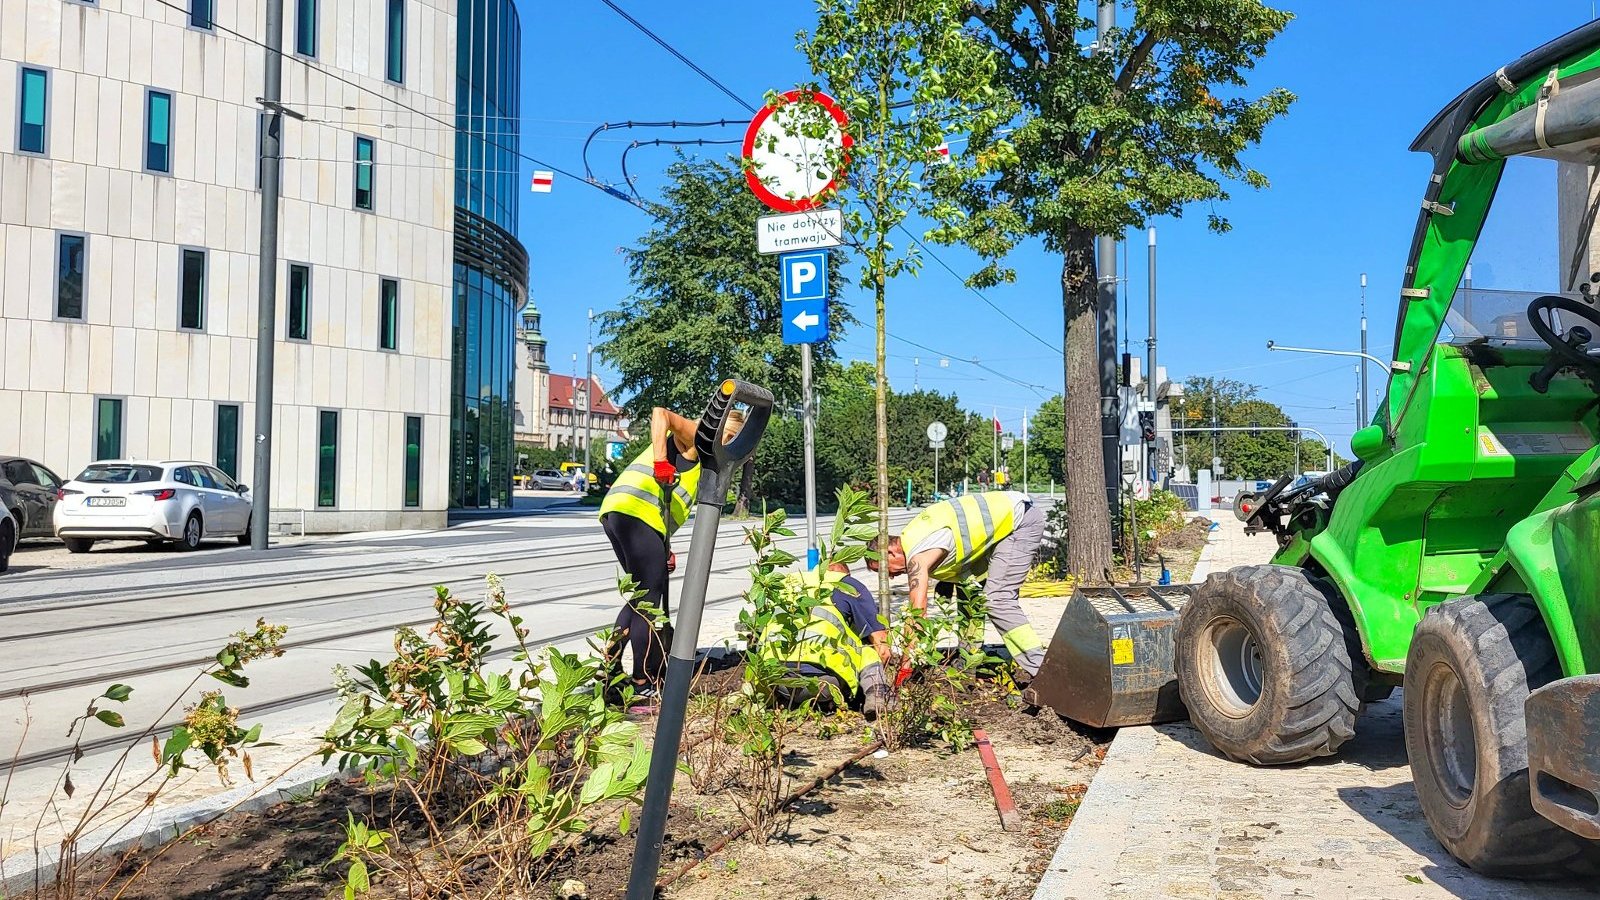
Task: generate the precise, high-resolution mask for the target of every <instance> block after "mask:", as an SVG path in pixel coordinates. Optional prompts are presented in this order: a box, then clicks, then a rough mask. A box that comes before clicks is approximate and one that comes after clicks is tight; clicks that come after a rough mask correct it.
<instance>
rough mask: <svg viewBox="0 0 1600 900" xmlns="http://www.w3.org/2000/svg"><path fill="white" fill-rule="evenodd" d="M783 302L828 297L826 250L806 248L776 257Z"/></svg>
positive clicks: (824, 298)
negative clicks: (781, 273)
mask: <svg viewBox="0 0 1600 900" xmlns="http://www.w3.org/2000/svg"><path fill="white" fill-rule="evenodd" d="M778 265H779V266H780V267H781V270H782V272H783V299H784V302H792V301H796V300H826V299H828V251H826V250H807V251H805V252H803V253H785V254H784V255H782V256H780V257H778Z"/></svg>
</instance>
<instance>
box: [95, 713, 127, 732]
mask: <svg viewBox="0 0 1600 900" xmlns="http://www.w3.org/2000/svg"><path fill="white" fill-rule="evenodd" d="M94 717H95V718H96V719H99V720H100V721H102V722H104V723H106V724H107V725H110V726H111V727H112V728H121V727H122V726H123V725H126V724H127V723H126V722H124V721H122V714H121V713H116V712H112V711H111V710H109V709H102V710H100V711H99V712H97V713H95V714H94Z"/></svg>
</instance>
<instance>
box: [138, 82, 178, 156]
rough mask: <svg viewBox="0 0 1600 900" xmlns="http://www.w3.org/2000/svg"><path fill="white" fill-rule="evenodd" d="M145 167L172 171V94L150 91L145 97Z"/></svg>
mask: <svg viewBox="0 0 1600 900" xmlns="http://www.w3.org/2000/svg"><path fill="white" fill-rule="evenodd" d="M144 167H145V169H146V170H147V171H151V172H161V173H164V174H165V173H170V172H171V171H172V95H171V94H169V93H167V92H165V91H155V90H152V91H149V92H147V93H146V94H145V97H144Z"/></svg>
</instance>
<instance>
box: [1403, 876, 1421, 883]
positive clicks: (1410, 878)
mask: <svg viewBox="0 0 1600 900" xmlns="http://www.w3.org/2000/svg"><path fill="white" fill-rule="evenodd" d="M1405 879H1406V880H1407V881H1409V882H1411V883H1412V884H1421V883H1422V879H1421V878H1418V877H1417V876H1415V875H1407V876H1405Z"/></svg>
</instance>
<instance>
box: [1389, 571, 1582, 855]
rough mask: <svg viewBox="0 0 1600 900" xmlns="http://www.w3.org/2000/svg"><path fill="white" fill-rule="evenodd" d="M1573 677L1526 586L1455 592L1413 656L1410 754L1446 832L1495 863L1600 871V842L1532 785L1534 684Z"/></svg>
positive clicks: (1436, 826) (1423, 794)
mask: <svg viewBox="0 0 1600 900" xmlns="http://www.w3.org/2000/svg"><path fill="white" fill-rule="evenodd" d="M1560 677H1561V666H1560V663H1559V662H1558V661H1557V659H1556V651H1555V646H1554V644H1553V643H1552V642H1551V640H1550V635H1549V632H1548V631H1546V629H1545V624H1544V619H1543V617H1541V616H1540V614H1539V610H1538V608H1537V607H1535V606H1534V604H1533V601H1532V600H1531V599H1530V598H1528V597H1525V596H1519V595H1509V594H1495V595H1486V596H1482V597H1468V598H1466V599H1462V600H1453V601H1451V602H1449V603H1443V604H1440V605H1439V606H1436V607H1434V608H1433V609H1431V610H1429V611H1428V613H1427V615H1425V616H1424V617H1423V619H1422V622H1421V624H1419V625H1418V626H1417V630H1416V633H1415V634H1414V635H1413V636H1412V639H1411V650H1410V652H1409V653H1408V654H1407V656H1406V674H1405V691H1404V694H1403V697H1404V701H1405V726H1406V755H1407V756H1408V757H1409V758H1410V760H1411V775H1412V779H1413V781H1414V782H1415V784H1416V789H1417V798H1418V800H1420V801H1421V804H1422V812H1423V815H1424V816H1426V817H1427V820H1428V827H1429V829H1430V830H1432V832H1433V835H1434V837H1436V838H1438V839H1439V842H1440V843H1441V844H1444V846H1445V849H1446V850H1449V851H1450V854H1451V855H1452V856H1454V857H1455V858H1456V859H1459V860H1461V861H1462V862H1463V863H1466V864H1467V865H1468V866H1470V867H1471V868H1473V869H1475V870H1477V871H1479V872H1483V873H1484V874H1489V875H1505V876H1511V877H1515V878H1564V877H1574V876H1593V875H1595V874H1600V842H1595V841H1590V840H1586V839H1584V838H1580V837H1578V836H1577V835H1575V834H1572V833H1571V832H1568V831H1567V830H1565V829H1563V828H1561V827H1560V826H1559V825H1556V824H1555V823H1553V822H1551V821H1549V820H1548V819H1545V818H1544V817H1542V816H1540V815H1539V814H1538V813H1537V812H1535V811H1534V809H1533V801H1532V799H1531V797H1530V794H1529V787H1528V732H1527V721H1526V719H1525V718H1524V714H1523V704H1524V703H1526V702H1527V699H1528V694H1529V693H1531V692H1532V691H1533V690H1535V689H1537V688H1539V687H1542V686H1544V685H1546V684H1548V683H1550V682H1551V681H1554V680H1555V679H1557V678H1560Z"/></svg>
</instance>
